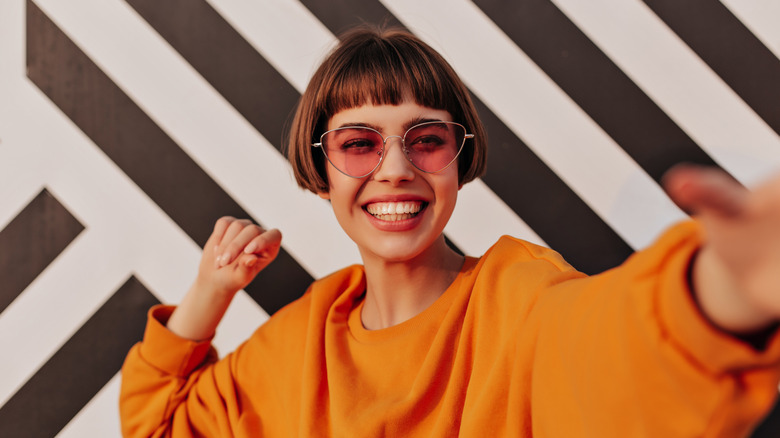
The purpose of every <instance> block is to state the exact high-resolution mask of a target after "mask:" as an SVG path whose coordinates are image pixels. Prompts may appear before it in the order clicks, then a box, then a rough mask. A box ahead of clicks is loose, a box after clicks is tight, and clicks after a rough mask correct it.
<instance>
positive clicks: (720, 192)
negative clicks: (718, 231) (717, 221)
mask: <svg viewBox="0 0 780 438" xmlns="http://www.w3.org/2000/svg"><path fill="white" fill-rule="evenodd" d="M664 187H665V188H666V191H667V193H668V194H669V196H670V197H671V198H672V200H673V201H674V202H675V203H677V205H678V206H679V207H680V208H682V209H683V210H685V211H686V212H687V213H689V214H715V215H718V216H722V217H735V216H739V215H741V214H742V213H743V212H744V211H745V208H746V203H747V199H748V191H747V189H746V188H745V187H744V186H742V185H741V184H740V183H739V182H737V181H736V180H735V179H733V178H732V177H731V176H730V175H728V174H727V173H726V172H724V171H722V170H719V169H715V168H708V167H701V166H691V165H682V166H677V167H675V168H673V169H672V170H670V171H669V172H667V174H666V175H665V176H664Z"/></svg>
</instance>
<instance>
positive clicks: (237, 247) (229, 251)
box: [219, 223, 265, 266]
mask: <svg viewBox="0 0 780 438" xmlns="http://www.w3.org/2000/svg"><path fill="white" fill-rule="evenodd" d="M263 232H265V230H264V229H263V228H262V227H260V226H259V225H255V224H251V223H250V224H249V225H246V226H245V227H244V228H243V229H242V230H241V231H240V232H239V233H238V234H237V235H236V236H235V237H233V239H232V240H230V241H229V242H228V241H223V244H222V245H221V247H222V248H224V249H222V250H221V254H220V256H219V265H220V266H225V265H228V264H230V263H232V262H233V260H235V259H236V257H238V255H239V254H241V253H242V252H243V250H244V247H246V246H247V244H248V243H250V242H251V241H252V239H254V238H255V237H257V236H259V235H260V234H262V233H263Z"/></svg>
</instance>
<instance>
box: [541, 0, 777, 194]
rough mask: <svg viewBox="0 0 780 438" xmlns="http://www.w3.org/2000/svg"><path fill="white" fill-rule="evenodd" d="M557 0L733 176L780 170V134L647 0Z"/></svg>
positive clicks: (751, 178) (751, 177)
mask: <svg viewBox="0 0 780 438" xmlns="http://www.w3.org/2000/svg"><path fill="white" fill-rule="evenodd" d="M554 2H555V4H556V5H557V6H558V7H559V8H560V9H561V10H562V11H563V12H564V13H566V15H567V16H568V17H569V18H570V19H571V20H572V21H573V22H574V23H575V24H576V25H577V26H578V27H579V28H580V29H581V30H582V31H583V32H584V33H585V34H586V35H587V36H588V37H589V38H590V39H591V40H593V41H594V42H595V43H596V44H597V45H598V46H599V47H600V48H601V50H602V51H604V53H606V54H607V56H609V57H610V58H611V59H612V61H613V62H615V64H616V65H618V66H619V67H620V68H621V69H622V70H623V71H624V72H625V73H626V75H628V76H629V77H630V78H631V80H633V81H634V82H635V83H636V84H637V85H638V86H639V87H640V88H642V90H643V91H644V92H645V93H646V94H647V95H648V96H649V97H650V98H651V99H653V101H655V102H656V103H657V104H658V106H659V107H661V108H662V109H663V110H664V111H665V112H666V113H667V114H668V115H669V116H670V117H671V118H672V119H673V120H674V121H675V123H677V124H678V125H679V126H680V127H681V128H682V129H684V130H685V131H686V133H688V135H690V136H691V138H693V140H694V141H696V143H698V144H699V145H701V147H702V148H703V149H704V150H705V151H706V152H707V153H709V154H710V155H711V156H712V157H713V159H715V160H716V161H717V162H718V163H719V164H720V165H721V166H723V167H724V168H725V169H726V170H728V171H729V172H730V173H731V174H732V175H734V176H735V177H736V178H738V179H740V180H741V181H742V182H744V183H746V184H754V183H756V182H757V181H758V180H761V179H763V178H765V177H767V176H768V175H769V174H771V173H773V172H777V171H778V170H780V137H779V136H778V135H777V134H776V133H775V132H774V131H773V130H772V129H771V128H770V127H769V126H768V125H767V124H766V123H765V122H764V121H763V120H762V119H761V118H760V117H759V116H758V115H757V114H755V112H754V111H753V110H752V109H751V108H750V107H749V106H748V105H747V104H746V103H745V102H743V101H742V100H741V99H740V98H739V96H738V95H737V94H736V93H735V92H734V91H733V90H732V89H731V88H729V87H728V85H726V84H725V83H724V82H723V81H722V79H720V77H719V76H718V75H717V74H715V73H714V72H713V71H712V70H710V69H709V67H708V66H707V65H706V64H705V63H704V62H703V61H702V60H701V59H700V58H699V57H698V56H696V54H695V53H694V52H693V51H692V50H691V49H690V48H689V47H688V46H686V45H685V43H684V42H682V41H681V40H680V39H679V38H678V37H677V35H676V34H674V32H672V31H671V30H670V29H669V28H668V27H667V26H666V25H665V24H664V23H663V22H662V21H661V20H660V19H659V18H658V17H657V16H656V15H655V14H653V12H652V11H651V10H650V9H649V8H648V7H647V5H645V4H644V3H642V2H641V1H639V0H592V1H590V2H588V3H587V4H585V3H583V2H581V1H578V0H554ZM778 18H780V17H778Z"/></svg>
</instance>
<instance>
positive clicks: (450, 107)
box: [322, 32, 461, 120]
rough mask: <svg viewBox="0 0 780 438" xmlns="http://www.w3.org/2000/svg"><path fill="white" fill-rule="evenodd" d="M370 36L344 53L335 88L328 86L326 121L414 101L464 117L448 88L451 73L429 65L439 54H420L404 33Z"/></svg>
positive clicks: (336, 67) (335, 74)
mask: <svg viewBox="0 0 780 438" xmlns="http://www.w3.org/2000/svg"><path fill="white" fill-rule="evenodd" d="M372 36H373V35H366V37H365V38H364V39H362V40H357V41H355V42H354V44H352V45H351V46H349V47H345V49H346V50H344V52H343V53H342V54H341V55H342V56H340V57H339V58H340V59H338V60H337V62H336V63H334V65H333V68H334V69H333V74H332V76H331V78H332V83H330V84H323V88H324V89H325V90H327V93H326V94H325V95H324V96H323V98H324V99H323V104H324V106H323V110H324V111H323V114H322V115H323V117H324V118H325V119H326V120H327V119H330V118H331V117H332V116H333V115H334V114H336V113H338V112H339V111H342V110H346V109H350V108H355V107H358V106H362V105H365V104H367V103H371V104H374V105H399V104H401V103H403V102H404V100H406V99H412V100H414V102H415V103H417V104H418V105H422V106H426V107H429V108H434V109H442V110H446V111H448V112H449V113H450V114H452V116H453V117H458V116H459V115H460V114H459V113H461V111H460V108H459V104H458V102H457V100H456V99H454V98H453V97H454V95H455V90H453V89H452V87H447V85H448V84H449V81H448V79H449V78H447V76H448V75H447V72H443V71H440V69H437V68H436V65H435V64H433V63H431V62H430V61H429V57H430V56H432V55H434V56H437V57H438V54H437V53H436V52H433V50H430V53H421V51H420V46H419V45H418V44H414V43H413V41H409V38H408V35H406V34H405V33H396V32H390V33H388V34H386V35H383V36H384V38H381V37H379V36H373V38H372Z"/></svg>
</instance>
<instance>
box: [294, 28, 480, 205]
mask: <svg viewBox="0 0 780 438" xmlns="http://www.w3.org/2000/svg"><path fill="white" fill-rule="evenodd" d="M340 40H341V42H340V43H339V45H338V46H337V47H336V48H335V49H334V50H333V51H332V52H331V53H330V55H328V57H327V58H326V59H325V61H324V62H323V63H322V65H320V67H319V68H318V69H317V71H316V73H314V76H313V77H312V79H311V81H310V82H309V85H308V86H307V87H306V91H305V92H304V93H303V96H302V97H301V100H300V101H299V103H298V109H297V110H296V113H295V118H294V119H293V122H292V126H291V127H290V134H289V139H288V142H287V155H288V158H289V160H290V163H291V164H292V167H293V172H294V174H295V179H296V181H297V182H298V185H300V186H301V187H303V188H305V189H309V190H311V191H312V192H314V193H322V192H328V191H329V188H328V178H327V174H326V171H325V166H326V159H325V156H324V154H323V153H322V151H319V150H317V149H316V148H313V147H312V143H316V142H319V138H320V136H321V135H322V134H323V133H324V132H325V130H326V127H327V123H328V121H329V120H330V118H331V117H332V116H333V115H334V114H336V113H338V112H339V111H342V110H345V109H350V108H354V107H358V106H361V105H364V104H366V103H372V104H374V105H383V104H389V105H399V104H401V103H403V101H404V98H407V97H411V98H412V99H414V101H415V102H416V103H417V104H418V105H422V106H426V107H429V108H433V109H439V110H445V111H447V112H449V113H450V114H451V115H452V118H453V121H454V122H457V123H460V124H461V125H463V126H465V127H466V132H468V133H471V134H474V139H472V140H466V144H465V145H464V146H463V150H462V151H461V153H460V156H459V157H458V181H459V183H460V184H465V183H467V182H469V181H472V180H473V179H475V178H478V177H480V176H482V174H484V172H485V167H486V162H487V138H486V134H485V129H484V127H483V126H482V122H480V120H479V117H478V116H477V111H476V110H475V108H474V104H473V103H472V102H471V98H470V97H469V93H468V91H467V89H466V87H465V86H464V85H463V83H462V82H461V80H460V78H459V77H458V76H457V75H456V74H455V71H454V70H453V69H452V67H451V66H450V65H449V64H448V63H447V61H445V60H444V58H443V57H442V56H441V55H440V54H439V53H437V52H436V51H435V50H433V48H431V47H430V46H428V45H427V44H425V43H424V42H422V41H421V40H420V39H419V38H417V37H415V36H414V35H412V34H410V33H409V32H406V31H404V30H399V29H382V28H376V27H369V26H361V27H358V28H355V29H353V30H351V31H349V32H347V33H346V34H344V35H342V37H341V38H340Z"/></svg>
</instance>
